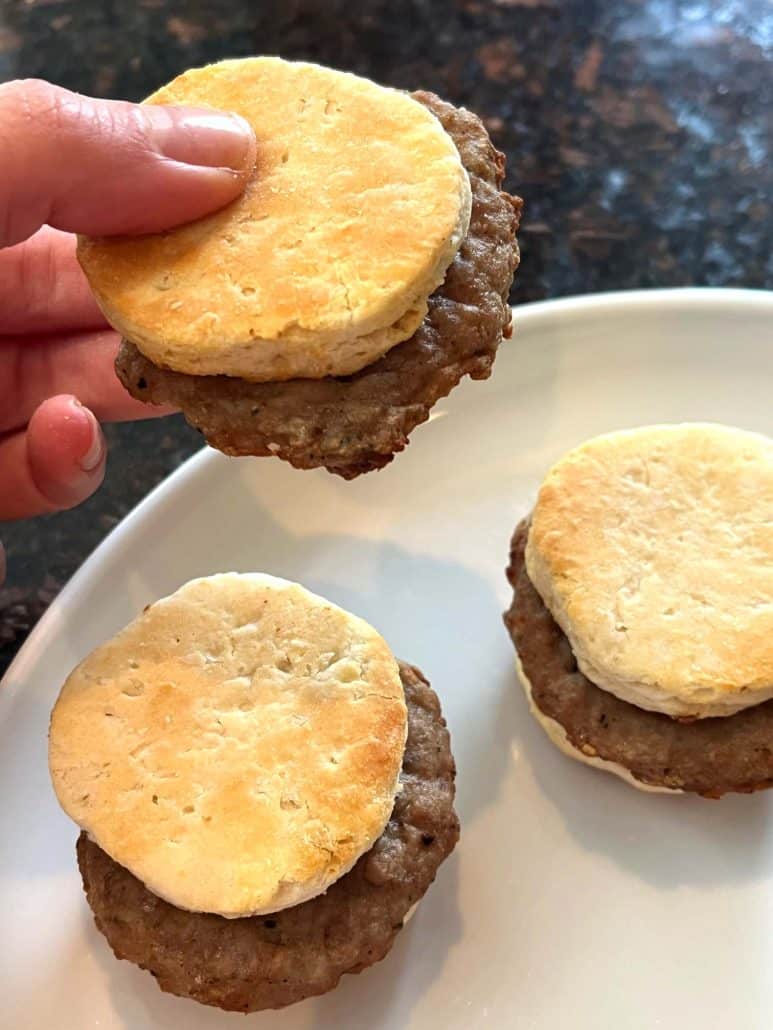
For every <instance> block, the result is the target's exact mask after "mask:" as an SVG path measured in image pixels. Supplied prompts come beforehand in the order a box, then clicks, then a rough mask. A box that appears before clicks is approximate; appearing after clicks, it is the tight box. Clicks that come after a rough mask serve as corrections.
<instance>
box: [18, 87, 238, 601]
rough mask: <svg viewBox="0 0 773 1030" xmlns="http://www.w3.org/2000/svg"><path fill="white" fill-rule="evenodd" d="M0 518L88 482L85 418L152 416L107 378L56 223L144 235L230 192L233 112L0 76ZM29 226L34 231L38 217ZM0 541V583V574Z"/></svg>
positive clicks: (83, 291)
mask: <svg viewBox="0 0 773 1030" xmlns="http://www.w3.org/2000/svg"><path fill="white" fill-rule="evenodd" d="M0 153H2V164H1V165H0V248H4V249H0V520H1V519H14V518H22V517H25V516H28V515H35V514H38V513H40V512H48V511H54V510H57V509H61V508H69V507H72V506H74V505H76V504H78V503H80V501H82V500H84V499H85V498H86V497H88V496H89V495H90V494H91V493H92V492H93V491H94V490H95V489H96V488H97V487H98V486H99V484H100V483H101V481H102V477H103V475H104V467H105V442H104V438H103V436H102V432H101V430H100V428H99V421H100V420H103V421H120V420H124V419H133V418H147V417H149V416H151V415H154V414H159V413H161V414H164V412H162V411H160V410H159V409H158V408H153V409H151V408H148V407H145V406H144V405H142V404H140V403H139V402H138V401H135V400H133V399H132V398H131V397H129V395H128V394H127V393H126V392H125V391H124V389H123V387H122V386H121V385H120V383H119V382H118V380H117V379H116V377H115V373H114V371H113V359H114V357H115V351H116V348H117V346H118V338H117V336H116V334H115V333H113V332H112V331H111V330H110V329H109V328H108V326H107V324H106V322H105V320H104V318H103V317H102V315H101V313H100V312H99V309H98V308H97V306H96V304H95V302H94V300H93V298H92V296H91V293H90V291H89V289H88V286H87V284H86V281H85V278H84V276H83V273H82V272H81V270H80V267H79V266H78V263H77V261H76V259H75V237H74V236H71V235H70V233H74V232H82V233H86V234H89V235H112V234H119V233H142V232H156V231H159V230H162V229H167V228H171V227H172V226H175V225H178V224H180V223H182V222H186V221H190V220H192V219H194V218H198V217H200V216H202V215H204V214H207V213H208V212H210V211H213V210H216V209H217V208H219V207H222V206H223V205H224V204H226V203H228V202H229V201H231V200H233V199H234V198H235V197H236V196H238V194H239V193H240V192H241V190H242V189H243V188H244V184H245V181H246V177H247V175H248V173H249V171H250V169H251V168H252V166H253V164H254V160H255V139H254V136H253V134H252V132H251V130H250V129H249V127H248V126H247V123H246V122H244V121H243V120H242V119H241V118H238V117H237V116H236V115H229V114H225V113H221V112H216V111H211V110H202V109H193V108H183V107H176V108H175V107H155V106H147V107H141V106H138V105H134V104H128V103H123V102H118V101H106V100H92V99H89V98H87V97H82V96H79V95H77V94H75V93H70V92H68V91H67V90H63V89H59V88H57V87H55V86H51V85H49V84H48V83H45V82H38V81H23V82H12V83H8V84H7V85H4V86H0ZM41 226H43V228H41ZM1 566H2V549H1V548H0V582H2V567H1Z"/></svg>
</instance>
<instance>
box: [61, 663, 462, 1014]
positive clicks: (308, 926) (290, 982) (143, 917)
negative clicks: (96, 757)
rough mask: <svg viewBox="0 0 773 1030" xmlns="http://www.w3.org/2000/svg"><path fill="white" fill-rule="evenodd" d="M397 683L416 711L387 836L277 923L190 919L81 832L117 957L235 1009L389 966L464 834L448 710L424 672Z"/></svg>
mask: <svg viewBox="0 0 773 1030" xmlns="http://www.w3.org/2000/svg"><path fill="white" fill-rule="evenodd" d="M400 676H401V678H402V681H403V687H404V689H405V700H406V703H407V706H408V739H407V742H406V746H405V755H404V758H403V768H402V774H401V785H402V789H401V792H400V794H399V795H398V797H397V799H396V801H395V807H394V810H393V812H392V816H391V818H390V820H389V822H388V824H387V826H386V828H385V830H384V832H383V833H382V835H381V836H380V837H379V839H378V840H377V841H376V843H375V844H374V845H373V847H372V848H371V849H370V851H368V852H367V853H366V854H364V855H363V856H362V857H361V858H360V859H359V861H358V862H357V864H356V865H355V866H354V868H353V869H352V870H351V871H350V872H348V873H347V874H346V875H345V876H343V877H342V878H341V879H340V880H338V881H337V882H336V883H334V884H333V886H332V887H330V888H329V890H328V891H327V893H326V894H321V895H319V896H318V897H316V898H312V899H311V900H310V901H306V902H304V903H303V904H302V905H296V906H295V907H294V908H288V909H284V910H283V911H281V912H277V913H275V914H274V915H271V916H266V915H262V916H251V917H248V918H244V919H224V918H223V917H222V916H218V915H209V914H206V913H201V912H187V911H184V910H182V909H179V908H176V907H175V906H174V905H170V904H168V903H167V902H166V901H162V900H161V898H158V897H156V895H155V894H152V893H151V892H150V891H149V890H148V889H147V887H145V885H144V884H143V883H141V882H140V881H139V880H138V879H136V877H134V876H132V874H131V873H130V872H129V871H128V870H127V869H125V868H124V867H123V866H120V865H118V863H117V862H114V861H113V860H112V859H111V858H110V857H109V856H108V855H107V854H105V852H104V851H102V850H101V848H99V847H98V845H97V844H95V843H94V842H93V841H91V840H90V839H89V837H88V836H87V835H86V834H85V833H82V834H81V836H80V838H79V840H78V865H79V866H80V871H81V875H82V877H83V886H84V890H85V891H86V897H87V898H88V902H89V905H90V906H91V909H92V911H93V913H94V919H95V921H96V924H97V927H98V928H99V929H100V930H101V932H102V933H103V934H104V935H105V937H106V938H107V940H108V942H109V944H110V947H111V948H112V949H113V951H114V952H115V955H116V957H117V958H125V959H128V960H129V961H131V962H135V963H136V964H137V965H139V966H141V967H142V968H143V969H147V970H149V971H150V972H151V973H152V974H153V976H155V977H156V979H157V980H158V983H159V986H160V987H161V989H162V990H164V991H168V992H170V993H171V994H178V995H182V996H184V997H189V998H195V999H196V1001H200V1002H203V1003H204V1004H205V1005H215V1006H217V1007H219V1008H221V1009H228V1010H232V1011H236V1012H254V1011H257V1010H258V1009H269V1008H281V1007H283V1006H284V1005H290V1004H292V1002H295V1001H301V1000H302V999H303V998H307V997H309V996H310V995H314V994H323V993H325V992H326V991H329V990H330V989H331V988H333V987H335V985H336V984H337V983H338V981H339V980H340V978H341V976H342V975H343V974H344V973H359V972H360V970H362V969H365V968H366V967H367V966H370V965H372V964H373V963H374V962H378V961H379V959H382V958H383V957H384V956H385V955H386V954H387V952H388V951H389V949H390V948H391V946H392V942H393V941H394V939H395V936H396V934H397V932H398V930H400V929H401V927H402V925H403V920H404V918H405V916H406V913H407V912H408V911H409V909H410V908H411V907H412V906H413V905H415V904H416V902H417V901H418V900H419V899H420V898H421V897H422V895H423V894H424V892H425V891H426V890H427V888H428V887H429V885H430V884H431V883H432V881H433V880H434V878H435V873H436V872H437V869H438V866H439V865H440V863H441V862H442V861H443V860H444V859H445V858H447V856H448V855H449V854H450V853H451V851H453V849H454V846H455V844H456V842H457V840H458V838H459V822H458V819H457V817H456V813H455V812H454V807H453V802H454V777H455V772H456V770H455V766H454V760H453V757H452V755H451V750H450V742H449V736H448V730H447V729H446V724H445V721H444V719H443V717H442V715H441V712H440V703H439V701H438V699H437V696H436V695H435V693H434V691H433V690H432V689H431V687H430V686H429V684H428V683H427V681H426V680H425V679H424V677H423V676H422V674H421V673H420V672H419V670H418V669H415V668H413V667H412V666H410V665H405V664H401V665H400Z"/></svg>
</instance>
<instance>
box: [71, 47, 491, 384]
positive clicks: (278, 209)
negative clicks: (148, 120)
mask: <svg viewBox="0 0 773 1030" xmlns="http://www.w3.org/2000/svg"><path fill="white" fill-rule="evenodd" d="M146 102H147V103H154V104H160V103H179V104H191V105H196V106H211V107H215V108H223V109H228V110H231V111H236V112H237V113H238V114H241V115H242V116H243V117H245V118H246V119H247V120H248V121H249V122H250V124H251V125H252V126H253V128H254V130H255V133H256V136H257V139H258V159H257V165H256V169H255V174H254V176H253V177H252V179H251V180H250V182H249V183H248V185H247V188H246V191H245V193H244V195H243V196H242V197H241V198H240V199H239V200H237V201H235V202H234V203H232V204H230V205H229V206H228V207H227V208H225V209H223V210H222V211H219V212H217V213H216V214H214V215H211V216H209V217H207V218H204V219H201V220H199V221H197V222H195V223H193V224H191V225H187V226H183V227H181V228H178V229H175V230H173V231H171V232H166V233H162V234H158V235H153V236H145V237H141V238H134V239H129V238H123V239H87V238H81V240H80V242H79V249H78V254H79V258H80V262H81V265H82V266H83V269H84V271H85V273H86V275H87V277H88V279H89V282H90V284H91V287H92V289H93V291H94V293H95V295H96V298H97V300H98V302H99V304H100V306H101V308H102V310H103V311H104V313H105V315H106V317H107V318H108V320H109V321H110V322H111V323H112V325H114V326H115V328H116V329H118V330H119V331H120V332H121V333H122V334H123V335H125V336H126V337H127V338H128V339H130V340H131V341H132V342H133V343H134V344H136V346H137V347H138V348H139V349H140V350H141V351H142V353H143V354H145V355H146V357H148V358H149V359H150V360H151V361H153V362H154V363H155V364H157V365H159V366H161V367H167V368H171V369H173V370H175V371H178V372H187V373H191V374H194V375H217V374H224V375H229V376H236V377H240V378H242V379H247V380H251V381H255V382H262V381H275V380H285V379H292V378H296V377H299V378H322V377H324V376H328V375H348V374H350V373H353V372H356V371H358V370H359V369H361V368H363V367H364V366H366V365H369V364H371V363H372V362H373V361H376V360H377V359H378V358H380V357H381V356H382V355H383V354H384V353H385V352H386V351H387V350H389V349H390V348H391V347H393V346H394V345H395V344H397V343H399V342H400V341H401V340H405V339H408V337H410V336H411V335H412V334H413V332H414V331H415V330H416V328H417V327H418V325H419V323H420V322H421V320H422V319H423V317H424V315H425V314H426V311H427V298H428V297H429V295H430V294H431V293H432V292H433V291H434V289H435V288H436V287H437V286H438V285H439V284H440V283H441V282H442V281H443V277H444V275H445V272H446V269H447V268H448V266H449V264H450V263H451V261H452V260H453V258H454V255H455V254H456V252H457V250H458V249H459V245H460V243H461V241H462V239H463V238H464V236H465V234H466V232H467V228H468V224H469V219H470V205H471V195H470V184H469V180H468V177H467V173H466V172H465V170H464V168H463V166H462V163H461V161H460V158H459V154H458V152H457V150H456V147H455V146H454V143H453V141H452V140H451V139H450V137H449V136H448V135H447V133H446V132H445V131H444V130H443V128H442V126H441V125H440V123H439V122H438V120H437V119H436V118H435V117H434V115H433V114H432V113H431V112H430V111H428V110H427V108H426V107H424V106H423V105H422V104H420V103H418V102H417V101H416V100H414V99H412V98H411V97H410V96H408V95H407V94H405V93H402V92H399V91H397V90H393V89H387V88H385V87H382V86H377V85H376V84H375V83H372V82H370V81H369V80H367V79H362V78H359V77H357V76H354V75H350V74H348V73H344V72H338V71H333V70H332V69H329V68H322V67H319V66H317V65H313V64H305V63H292V62H288V61H283V60H281V59H279V58H275V57H257V58H249V59H245V60H237V61H223V62H221V63H219V64H214V65H210V66H208V67H205V68H197V69H193V70H191V71H188V72H185V73H184V74H183V75H180V76H179V77H178V78H177V79H175V80H174V81H173V82H171V83H170V84H169V85H167V86H165V87H163V88H162V89H160V90H159V91H158V92H157V93H154V94H153V96H152V97H150V98H149V100H148V101H146Z"/></svg>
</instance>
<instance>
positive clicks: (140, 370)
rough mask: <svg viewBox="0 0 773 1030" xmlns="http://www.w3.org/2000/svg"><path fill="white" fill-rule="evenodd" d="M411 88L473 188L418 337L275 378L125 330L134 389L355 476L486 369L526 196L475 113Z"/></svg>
mask: <svg viewBox="0 0 773 1030" xmlns="http://www.w3.org/2000/svg"><path fill="white" fill-rule="evenodd" d="M413 96H414V97H415V99H416V100H418V101H419V102H420V103H422V104H424V105H425V106H426V107H427V108H429V110H430V111H432V112H433V113H434V114H435V115H436V116H437V117H438V118H439V119H440V121H441V123H442V125H443V127H444V129H445V130H446V132H448V134H449V135H450V136H451V138H452V139H453V140H454V143H455V144H456V146H457V149H458V150H459V154H460V157H461V159H462V163H463V164H464V166H465V168H466V169H467V172H468V174H469V177H470V185H471V187H472V215H471V219H470V228H469V232H468V234H467V236H466V238H465V239H464V241H463V243H462V245H461V247H460V249H459V252H458V253H457V255H456V257H455V258H454V260H453V262H452V263H451V265H450V267H449V269H448V272H447V273H446V278H445V281H444V282H443V284H442V285H441V286H440V287H439V288H438V289H437V290H436V291H435V292H434V293H433V294H432V296H431V297H430V298H429V310H428V312H427V315H426V317H425V318H424V321H423V322H422V324H421V325H420V326H419V328H418V329H417V330H416V332H415V333H414V335H413V336H412V337H410V339H408V340H405V341H404V342H403V343H400V344H398V345H397V346H396V347H393V348H392V349H391V350H390V351H388V352H387V353H386V354H385V355H384V357H382V358H381V359H380V360H379V361H376V362H374V363H373V364H371V365H368V366H367V367H366V368H363V369H362V370H361V371H359V372H356V373H355V374H354V375H351V376H346V377H339V378H336V377H332V376H328V377H327V378H324V379H291V380H289V381H286V382H277V383H250V382H247V381H246V380H244V379H239V378H232V377H229V376H194V375H187V374H184V373H181V372H173V371H170V370H168V369H163V368H159V367H157V366H156V365H154V364H153V362H151V361H149V360H148V359H147V358H146V357H144V356H143V355H142V354H141V352H140V351H139V350H138V349H137V348H136V347H135V346H134V344H132V343H130V342H129V341H127V340H124V341H122V343H121V348H120V350H119V352H118V357H117V359H116V371H117V373H118V376H119V378H120V380H121V382H122V383H123V384H124V386H125V387H126V389H127V390H128V391H129V393H131V394H132V396H134V397H137V398H138V399H139V400H143V401H148V402H150V403H151V404H164V403H171V404H173V405H175V406H176V407H178V408H180V409H182V412H183V414H184V415H185V417H186V418H187V420H188V421H189V422H190V423H191V424H192V425H193V426H195V427H196V428H197V429H200V430H201V432H202V433H203V434H204V436H205V437H206V439H207V441H208V442H209V443H210V444H212V446H213V447H216V448H218V450H221V451H224V452H225V453H226V454H236V455H245V454H255V455H270V454H276V455H278V457H280V458H284V459H285V461H289V462H290V463H291V464H292V465H295V467H296V468H317V467H319V466H323V467H324V468H326V469H328V471H330V472H335V473H337V474H338V475H340V476H343V477H344V479H353V478H354V477H355V476H358V475H360V474H361V473H363V472H369V471H371V470H373V469H378V468H382V467H383V466H384V465H387V464H388V463H389V462H390V461H391V460H392V458H393V457H394V455H395V454H396V453H397V452H398V451H401V450H403V448H404V447H405V446H406V444H407V443H408V434H409V433H410V432H411V431H412V430H413V429H415V428H416V426H417V425H419V424H420V423H421V422H424V421H425V420H426V419H427V417H428V416H429V412H430V410H431V408H432V406H433V405H434V404H435V403H436V402H437V401H438V400H439V399H440V398H441V397H445V396H446V394H448V393H449V392H450V391H451V390H452V389H453V388H454V386H456V384H457V383H458V382H459V380H460V379H462V378H463V377H464V376H465V375H469V376H470V377H471V378H472V379H486V378H487V377H488V375H489V374H490V372H491V366H492V364H493V362H494V357H495V354H496V350H497V347H498V346H499V343H500V341H501V339H502V335H503V333H505V334H507V335H509V331H510V318H511V312H510V307H509V305H508V294H509V290H510V286H511V285H512V281H513V275H514V273H515V269H516V267H517V265H518V245H517V242H516V239H515V233H516V230H517V228H518V221H519V215H520V210H521V201H520V199H519V198H517V197H510V196H508V194H506V193H502V192H500V186H501V184H502V180H503V178H504V167H505V159H504V155H503V154H501V153H499V151H497V150H495V149H494V147H493V146H492V143H491V140H490V139H489V137H488V133H487V132H486V130H485V128H484V127H483V124H482V123H481V121H480V119H479V118H477V117H476V115H474V114H471V113H470V112H469V111H465V110H463V109H457V108H455V107H453V106H452V105H451V104H447V103H445V102H443V101H442V100H440V99H439V98H438V97H436V96H435V95H434V94H432V93H414V94H413Z"/></svg>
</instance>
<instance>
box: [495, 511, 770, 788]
mask: <svg viewBox="0 0 773 1030" xmlns="http://www.w3.org/2000/svg"><path fill="white" fill-rule="evenodd" d="M528 531H529V525H528V520H524V521H523V522H521V523H520V524H519V526H518V527H517V528H516V530H515V534H514V536H513V540H512V544H511V551H510V565H509V567H508V570H507V576H508V579H509V581H510V583H511V585H512V587H513V591H514V593H513V601H512V604H511V606H510V608H509V610H508V611H507V612H506V613H505V617H504V619H505V625H506V626H507V629H508V631H509V633H510V636H511V638H512V641H513V643H514V645H515V648H516V651H517V654H518V660H519V663H520V668H521V670H522V679H523V682H524V687H525V688H526V690H527V694H528V696H529V700H530V704H531V706H532V711H533V714H534V715H535V717H536V718H537V720H538V721H539V722H540V724H541V725H542V727H543V729H545V731H546V732H547V733H548V736H549V737H550V738H551V740H552V741H553V743H555V744H556V745H557V746H558V747H559V748H560V749H561V750H562V751H563V752H564V753H566V754H569V755H570V756H571V757H573V758H576V759H578V760H579V761H582V762H585V763H586V764H589V765H593V766H595V767H596V768H600V769H604V770H605V771H607V772H612V773H614V774H616V775H617V776H620V777H621V778H623V779H625V780H626V781H627V782H629V783H633V785H634V786H636V787H639V788H640V789H643V790H649V791H655V792H658V793H661V792H666V793H680V792H686V793H695V794H700V795H702V796H703V797H707V798H718V797H721V796H722V795H723V794H727V793H732V792H736V793H743V794H748V793H752V792H753V791H757V790H763V789H765V788H767V787H771V786H773V701H766V702H764V703H762V704H759V705H755V706H754V707H751V708H746V709H744V710H743V711H741V712H737V713H736V714H735V715H730V716H723V717H716V718H707V719H700V720H698V721H695V722H679V721H678V720H675V719H672V718H670V717H669V716H667V715H663V714H661V713H659V712H650V711H645V710H644V709H641V708H637V707H636V705H633V704H630V703H629V702H628V701H622V700H620V699H619V698H617V697H615V696H613V695H612V694H609V693H608V692H607V691H605V690H602V689H601V688H600V687H597V686H596V685H595V684H594V683H592V682H591V681H590V680H589V679H588V678H587V677H586V676H584V675H583V674H582V673H581V672H580V671H579V669H578V667H577V662H576V660H575V656H574V654H573V653H572V649H571V646H570V644H569V641H568V640H567V638H566V636H565V635H564V633H563V631H562V630H561V629H560V627H559V626H558V625H557V624H556V622H555V621H554V620H553V617H552V616H551V614H550V612H549V611H548V609H547V608H546V607H545V604H544V603H543V601H542V598H541V597H540V595H539V594H538V593H537V591H536V589H535V588H534V586H533V584H532V583H531V580H530V579H529V577H528V575H527V573H526V565H525V560H524V551H525V547H526V540H527V537H528Z"/></svg>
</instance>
